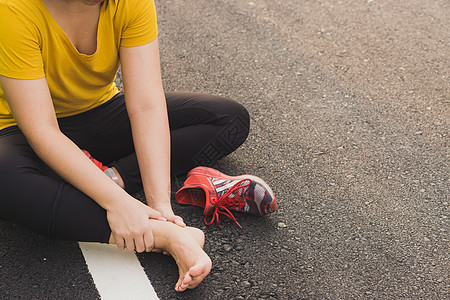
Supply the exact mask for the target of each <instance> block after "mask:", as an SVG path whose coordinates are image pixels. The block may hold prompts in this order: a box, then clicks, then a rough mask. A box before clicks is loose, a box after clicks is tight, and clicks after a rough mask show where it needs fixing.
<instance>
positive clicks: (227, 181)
mask: <svg viewBox="0 0 450 300" xmlns="http://www.w3.org/2000/svg"><path fill="white" fill-rule="evenodd" d="M175 199H176V200H177V201H178V202H179V203H181V204H189V205H195V206H199V207H204V208H205V209H204V211H203V215H204V216H205V217H204V221H205V224H206V225H211V224H212V223H213V222H214V221H216V222H217V225H219V214H222V215H226V216H227V217H229V218H230V219H232V220H233V221H234V222H236V224H238V226H239V227H241V228H242V226H241V225H240V224H239V223H238V222H237V221H236V218H235V217H234V216H233V214H232V213H231V211H230V210H234V211H239V212H245V213H249V214H252V215H266V214H269V213H271V212H274V211H275V210H277V202H276V200H275V195H274V193H273V191H272V189H271V188H270V187H269V185H268V184H267V183H266V182H264V180H262V179H261V178H259V177H256V176H253V175H241V176H228V175H225V174H223V173H221V172H219V171H217V170H215V169H212V168H207V167H197V168H194V169H192V170H191V171H190V172H189V173H188V175H187V179H186V181H185V182H184V186H183V187H182V188H181V189H180V190H178V192H177V193H176V194H175ZM211 215H212V219H211V221H209V222H208V221H207V220H206V219H207V217H209V216H211Z"/></svg>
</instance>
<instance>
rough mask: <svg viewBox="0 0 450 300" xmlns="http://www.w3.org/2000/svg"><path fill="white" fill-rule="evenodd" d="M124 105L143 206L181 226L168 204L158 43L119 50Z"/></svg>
mask: <svg viewBox="0 0 450 300" xmlns="http://www.w3.org/2000/svg"><path fill="white" fill-rule="evenodd" d="M120 61H121V64H122V77H123V83H124V92H125V102H126V106H127V111H128V115H129V117H130V122H131V128H132V132H133V140H134V146H135V149H136V155H137V157H138V161H139V169H140V171H141V177H142V183H143V186H144V192H145V195H146V199H147V203H148V204H149V206H150V207H153V208H155V209H157V210H158V211H160V212H161V213H162V215H163V216H164V217H166V218H167V219H168V220H170V221H173V222H174V223H176V224H178V225H180V226H185V225H184V222H183V220H182V219H181V218H180V217H178V216H175V215H174V214H173V211H172V208H171V204H170V131H169V122H168V118H167V106H166V99H165V95H164V91H163V86H162V80H161V68H160V60H159V50H158V39H155V40H153V41H152V42H150V43H148V44H146V45H143V46H138V47H123V46H122V47H120Z"/></svg>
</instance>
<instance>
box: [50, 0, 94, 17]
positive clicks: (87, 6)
mask: <svg viewBox="0 0 450 300" xmlns="http://www.w3.org/2000/svg"><path fill="white" fill-rule="evenodd" d="M42 1H43V2H44V4H45V5H46V6H47V7H51V8H52V9H57V10H59V11H62V12H65V13H69V14H84V13H86V12H88V11H92V10H98V8H99V7H100V5H101V3H102V2H103V1H100V0H42Z"/></svg>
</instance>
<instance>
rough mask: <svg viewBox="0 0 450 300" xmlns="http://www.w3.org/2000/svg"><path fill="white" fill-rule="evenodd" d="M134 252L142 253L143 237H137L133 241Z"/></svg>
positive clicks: (143, 248) (143, 246) (143, 247)
mask: <svg viewBox="0 0 450 300" xmlns="http://www.w3.org/2000/svg"><path fill="white" fill-rule="evenodd" d="M134 246H135V250H136V252H138V253H142V252H144V250H145V242H144V236H138V237H136V238H135V239H134Z"/></svg>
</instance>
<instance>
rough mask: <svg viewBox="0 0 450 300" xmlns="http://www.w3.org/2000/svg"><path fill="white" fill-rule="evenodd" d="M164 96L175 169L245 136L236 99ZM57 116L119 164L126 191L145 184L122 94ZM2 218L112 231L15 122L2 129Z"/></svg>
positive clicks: (71, 234)
mask: <svg viewBox="0 0 450 300" xmlns="http://www.w3.org/2000/svg"><path fill="white" fill-rule="evenodd" d="M166 99H167V109H168V115H169V123H170V130H171V174H172V175H173V176H174V175H179V174H183V173H187V172H188V171H189V170H190V169H191V168H193V167H195V166H198V165H212V164H214V163H215V162H216V161H217V159H219V158H221V157H223V156H225V155H227V154H229V153H231V152H232V151H233V150H235V149H236V148H237V147H239V146H240V145H241V144H242V143H243V142H244V141H245V139H246V138H247V135H248V132H249V124H250V119H249V115H248V112H247V110H246V109H245V108H244V107H243V106H242V105H240V104H239V103H237V102H234V101H231V100H228V99H226V98H223V97H217V96H211V95H204V94H194V93H166ZM58 122H59V125H60V128H61V131H62V132H63V133H64V134H65V135H67V136H68V137H69V138H70V139H71V140H72V141H73V142H75V143H76V144H77V145H78V146H79V147H80V148H81V149H85V150H87V151H89V152H90V153H91V154H92V156H93V157H94V158H96V159H97V160H99V161H101V162H103V163H104V164H105V165H109V166H115V167H116V168H117V169H118V171H119V173H120V175H121V176H122V178H123V180H124V183H125V186H126V190H127V192H128V193H135V192H137V191H138V190H140V189H142V182H141V178H140V175H139V168H138V163H137V159H136V155H135V151H134V147H133V140H132V135H131V127H130V122H129V119H128V114H127V111H126V107H125V101H124V96H123V95H122V94H118V95H116V96H115V97H113V98H112V99H111V100H110V101H108V102H106V103H105V104H103V105H101V106H99V107H97V108H94V109H92V110H90V111H87V112H84V113H81V114H78V115H75V116H71V117H66V118H60V119H58ZM48 142H49V143H51V141H48ZM0 217H1V218H4V219H8V220H12V221H14V222H16V223H18V224H21V225H24V226H26V227H28V228H29V229H31V230H33V231H36V232H39V233H42V234H45V235H48V236H52V237H56V238H61V239H67V240H74V241H88V242H105V243H106V242H108V240H109V237H110V234H111V229H110V228H109V225H108V222H107V219H106V211H105V210H104V209H103V208H101V207H100V206H99V205H98V204H97V203H96V202H95V201H93V200H92V199H90V198H89V197H88V196H86V195H85V194H84V193H82V192H81V191H79V190H78V189H76V188H75V187H73V186H72V185H70V184H68V183H67V182H65V181H64V180H62V179H61V178H60V177H59V176H58V175H57V174H56V173H55V172H53V171H52V170H51V169H50V168H49V167H48V166H46V165H45V163H43V162H42V161H41V160H40V159H39V158H38V157H37V155H36V154H35V153H34V151H33V150H32V149H31V147H30V145H29V144H28V142H27V140H26V138H25V136H24V135H23V134H22V132H21V131H20V130H19V128H18V127H17V126H13V127H9V128H6V129H3V130H1V131H0Z"/></svg>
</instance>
